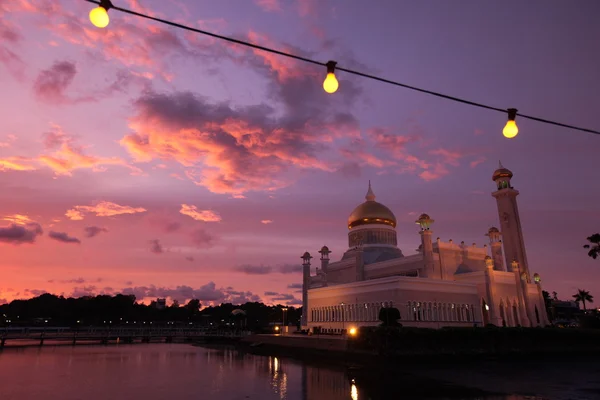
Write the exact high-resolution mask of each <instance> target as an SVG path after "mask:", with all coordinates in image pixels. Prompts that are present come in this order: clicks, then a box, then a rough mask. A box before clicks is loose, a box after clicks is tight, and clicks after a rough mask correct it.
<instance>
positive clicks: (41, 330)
mask: <svg viewBox="0 0 600 400" xmlns="http://www.w3.org/2000/svg"><path fill="white" fill-rule="evenodd" d="M249 333H250V332H246V331H233V330H215V329H210V328H175V327H174V328H162V327H159V328H155V327H153V328H149V327H148V328H129V327H81V328H65V327H46V328H45V327H18V328H11V327H5V328H0V338H39V337H57V338H59V337H73V336H77V337H106V336H111V337H114V336H117V337H196V336H219V337H239V336H245V335H248V334H249Z"/></svg>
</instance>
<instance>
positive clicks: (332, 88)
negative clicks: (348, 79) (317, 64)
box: [323, 61, 340, 93]
mask: <svg viewBox="0 0 600 400" xmlns="http://www.w3.org/2000/svg"><path fill="white" fill-rule="evenodd" d="M336 64H337V63H336V62H335V61H329V62H327V64H326V65H327V77H325V80H324V81H323V89H324V90H325V91H326V92H327V93H335V92H336V91H337V90H338V88H339V87H340V84H339V83H338V80H337V78H336V77H335V65H336Z"/></svg>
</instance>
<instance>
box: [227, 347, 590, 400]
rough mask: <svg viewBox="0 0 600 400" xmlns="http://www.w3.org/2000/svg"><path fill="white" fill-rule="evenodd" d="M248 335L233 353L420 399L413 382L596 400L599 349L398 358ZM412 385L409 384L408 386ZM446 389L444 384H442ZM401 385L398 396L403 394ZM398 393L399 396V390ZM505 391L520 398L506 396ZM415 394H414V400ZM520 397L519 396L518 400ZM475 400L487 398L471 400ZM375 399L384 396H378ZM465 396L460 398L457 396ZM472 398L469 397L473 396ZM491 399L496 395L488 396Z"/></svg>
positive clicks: (416, 353)
mask: <svg viewBox="0 0 600 400" xmlns="http://www.w3.org/2000/svg"><path fill="white" fill-rule="evenodd" d="M290 336H291V335H289V336H278V335H253V336H249V337H247V338H244V339H242V340H241V341H240V342H239V343H238V345H237V349H238V350H240V351H242V352H245V353H249V354H253V355H262V356H271V357H278V358H280V359H286V358H287V359H294V360H298V361H299V362H302V363H303V364H306V365H314V366H326V367H328V368H334V369H341V370H344V371H346V373H347V374H348V375H349V376H351V377H352V379H356V382H360V383H367V384H368V385H369V386H372V387H378V383H377V382H383V381H389V382H393V381H395V380H396V381H404V382H410V383H411V384H410V385H408V386H410V387H412V388H413V389H414V390H415V391H414V392H413V394H414V395H415V398H416V397H420V396H422V394H423V390H426V389H427V387H423V388H422V389H418V386H419V384H417V383H419V382H434V381H435V382H436V383H435V384H436V385H437V387H444V388H445V389H444V390H445V391H448V393H450V392H451V389H452V388H457V387H460V388H462V389H461V390H464V389H469V390H473V393H476V391H477V390H481V391H486V392H487V393H488V395H489V394H491V393H495V394H497V395H498V397H497V398H498V399H536V400H546V399H569V400H573V399H595V398H600V379H599V378H598V377H599V376H600V363H598V362H597V359H598V356H600V351H598V349H597V348H594V349H591V350H590V351H588V350H587V349H586V348H585V347H579V349H578V351H570V349H573V348H576V345H574V346H565V347H564V348H560V347H561V346H554V347H555V348H554V349H547V351H545V352H544V351H539V350H538V351H528V352H526V351H521V352H496V353H493V352H488V353H483V352H481V353H467V352H456V353H454V354H434V353H432V352H430V351H427V350H426V351H423V349H417V348H415V349H413V351H412V352H410V353H405V354H403V355H398V354H393V355H385V354H379V353H378V352H376V351H364V350H357V349H353V348H352V347H347V346H348V344H347V342H346V340H344V339H341V338H327V337H321V338H316V340H314V339H313V338H314V337H306V336H304V337H303V336H299V337H294V336H291V337H290ZM413 383H414V385H413ZM445 385H447V386H445ZM408 386H407V384H406V383H405V384H403V385H402V390H399V393H398V397H400V396H401V395H403V396H406V394H407V393H406V392H405V390H407V387H408ZM403 391H404V392H403ZM508 393H511V394H518V395H520V396H511V395H506V394H508ZM417 395H418V396H417ZM521 396H522V397H521ZM476 397H477V398H491V397H487V396H476ZM381 398H390V397H389V396H387V397H386V396H383V395H382V397H381ZM461 398H466V397H461ZM473 398H475V397H473ZM494 398H496V397H494Z"/></svg>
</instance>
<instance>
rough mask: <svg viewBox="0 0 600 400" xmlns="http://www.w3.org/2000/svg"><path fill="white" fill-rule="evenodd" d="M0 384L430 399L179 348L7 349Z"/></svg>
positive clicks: (128, 395)
mask: <svg viewBox="0 0 600 400" xmlns="http://www.w3.org/2000/svg"><path fill="white" fill-rule="evenodd" d="M0 377H1V381H2V383H1V389H0V391H1V392H2V396H1V398H2V400H24V399H35V398H43V399H45V400H54V399H56V400H58V399H60V400H75V399H85V400H100V399H111V400H120V399H127V400H132V399H143V400H154V399H157V400H158V399H177V400H187V399H199V398H214V399H219V400H229V399H232V400H234V399H236V400H237V399H261V400H269V399H279V400H320V399H323V400H325V399H327V400H338V399H339V400H341V399H344V400H348V399H349V400H368V399H371V400H379V399H388V398H399V397H398V396H397V393H401V391H400V392H398V389H399V390H402V389H406V390H407V392H404V394H408V393H410V394H411V395H410V396H409V397H404V398H425V397H419V395H418V393H420V391H419V386H418V385H419V384H417V386H416V387H417V389H416V392H415V391H414V390H415V385H412V383H411V382H409V381H408V380H407V379H404V378H402V377H398V379H395V380H394V381H385V380H382V378H380V377H377V376H375V378H373V379H371V378H363V375H361V374H360V373H359V374H358V375H356V373H355V372H348V371H346V370H343V369H337V370H336V369H330V368H326V367H315V366H310V365H306V364H303V363H301V362H297V361H293V360H289V359H281V358H277V357H265V356H255V355H250V354H245V353H240V352H237V351H235V350H233V349H229V348H219V349H205V348H200V347H192V346H188V345H177V344H172V345H169V344H148V345H120V346H104V347H103V346H95V347H94V346H90V347H86V346H77V347H50V346H49V347H42V348H24V349H7V350H5V351H3V352H0ZM435 384H436V383H426V386H427V388H428V389H431V386H432V385H433V386H435ZM423 388H425V386H423ZM388 389H389V390H388ZM392 389H393V390H392ZM427 393H428V394H427V398H435V399H445V398H454V399H469V400H471V399H486V400H488V399H489V400H491V399H494V400H496V399H497V400H500V399H502V400H516V399H520V397H515V396H500V397H497V396H483V397H482V396H481V394H480V393H479V394H477V395H474V394H473V393H472V392H469V391H466V390H465V394H464V395H462V394H461V393H460V390H459V391H458V392H457V393H450V395H451V397H448V395H449V393H447V392H446V389H444V388H442V389H441V393H437V394H436V392H435V390H433V391H431V390H428V391H427ZM432 393H433V397H432ZM415 396H417V397H415Z"/></svg>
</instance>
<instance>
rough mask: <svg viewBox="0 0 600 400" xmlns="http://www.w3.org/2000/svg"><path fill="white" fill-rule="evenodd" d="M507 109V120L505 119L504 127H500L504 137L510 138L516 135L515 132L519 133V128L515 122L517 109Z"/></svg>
mask: <svg viewBox="0 0 600 400" xmlns="http://www.w3.org/2000/svg"><path fill="white" fill-rule="evenodd" d="M507 111H508V121H506V125H504V129H502V134H503V135H504V137H505V138H508V139H512V138H514V137H515V136H517V133H519V128H518V127H517V123H516V122H515V118H516V117H517V109H516V108H509V109H508V110H507Z"/></svg>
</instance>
